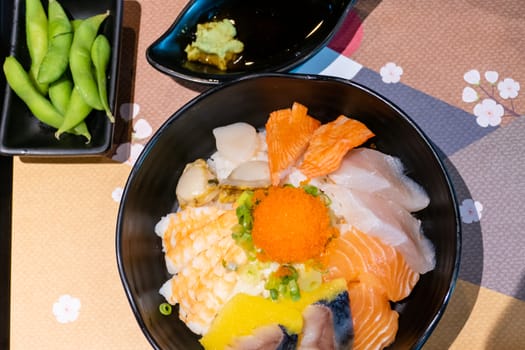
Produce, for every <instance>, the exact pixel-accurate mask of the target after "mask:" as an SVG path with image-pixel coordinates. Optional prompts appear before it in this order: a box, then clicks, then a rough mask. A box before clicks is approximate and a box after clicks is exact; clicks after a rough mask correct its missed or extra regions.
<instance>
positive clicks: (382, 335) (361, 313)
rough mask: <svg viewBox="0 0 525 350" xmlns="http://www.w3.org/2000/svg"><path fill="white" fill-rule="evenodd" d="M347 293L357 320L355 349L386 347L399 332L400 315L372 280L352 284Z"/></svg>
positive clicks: (371, 349)
mask: <svg viewBox="0 0 525 350" xmlns="http://www.w3.org/2000/svg"><path fill="white" fill-rule="evenodd" d="M348 295H349V298H350V309H351V313H352V321H353V323H354V343H353V347H352V349H353V350H361V349H367V350H373V349H383V348H385V347H387V346H388V345H390V344H391V343H392V342H393V341H394V339H395V337H396V333H397V329H398V318H399V314H398V313H397V312H396V311H394V310H392V309H391V307H390V303H389V302H388V299H387V298H386V297H385V295H384V294H383V293H381V292H380V291H378V290H377V289H376V288H375V287H374V286H373V285H372V284H370V283H349V284H348Z"/></svg>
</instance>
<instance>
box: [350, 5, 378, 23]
mask: <svg viewBox="0 0 525 350" xmlns="http://www.w3.org/2000/svg"><path fill="white" fill-rule="evenodd" d="M380 3H381V0H358V1H357V2H356V4H355V6H354V11H355V12H357V15H358V16H359V18H360V19H361V21H363V22H364V20H365V19H366V18H367V17H368V16H369V15H370V13H372V11H373V10H374V9H375V8H376V7H377V6H378V5H379V4H380Z"/></svg>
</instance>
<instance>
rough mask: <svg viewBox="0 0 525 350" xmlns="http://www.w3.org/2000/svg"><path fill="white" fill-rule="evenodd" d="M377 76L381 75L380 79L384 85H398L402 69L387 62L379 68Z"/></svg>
mask: <svg viewBox="0 0 525 350" xmlns="http://www.w3.org/2000/svg"><path fill="white" fill-rule="evenodd" d="M379 74H381V79H382V80H383V82H384V83H387V84H390V83H398V82H399V81H400V80H401V75H402V74H403V68H401V67H400V66H398V65H396V64H395V63H393V62H388V63H387V64H385V65H384V66H383V67H381V69H380V70H379Z"/></svg>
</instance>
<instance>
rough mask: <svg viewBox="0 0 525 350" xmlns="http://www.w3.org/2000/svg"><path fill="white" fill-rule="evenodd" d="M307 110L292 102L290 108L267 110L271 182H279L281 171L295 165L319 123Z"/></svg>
mask: <svg viewBox="0 0 525 350" xmlns="http://www.w3.org/2000/svg"><path fill="white" fill-rule="evenodd" d="M307 112H308V109H307V108H306V107H305V106H303V105H301V104H300V103H297V102H294V103H293V105H292V108H287V109H280V110H276V111H274V112H272V113H270V117H269V118H268V121H267V122H266V143H267V145H268V164H269V168H270V177H271V180H272V185H274V186H277V185H279V182H280V181H281V174H282V172H283V170H285V169H287V168H288V167H290V166H292V165H294V164H295V163H296V162H297V161H298V160H299V158H300V157H301V156H302V155H303V153H304V151H305V150H306V148H307V147H308V143H309V142H310V138H311V137H312V135H313V133H314V131H315V130H316V129H317V128H318V127H319V125H321V122H320V121H318V120H317V119H315V118H312V117H310V116H309V115H308V114H307Z"/></svg>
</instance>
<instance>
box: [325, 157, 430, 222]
mask: <svg viewBox="0 0 525 350" xmlns="http://www.w3.org/2000/svg"><path fill="white" fill-rule="evenodd" d="M329 178H330V179H331V180H332V181H334V182H335V183H336V184H339V185H344V186H346V187H349V188H352V189H358V190H360V191H364V192H368V193H374V194H376V195H378V196H381V197H384V198H386V199H389V200H392V201H393V202H396V203H398V204H399V205H401V206H403V207H404V208H405V209H407V210H408V211H410V212H416V211H419V210H421V209H423V208H425V207H426V206H427V205H428V204H429V202H430V199H429V197H428V195H427V194H426V192H425V190H424V189H423V188H422V187H421V186H420V185H419V184H418V183H416V182H415V181H414V180H412V179H411V178H409V177H408V176H406V175H405V173H404V167H403V164H402V163H401V161H400V160H399V158H396V157H392V156H390V155H388V154H385V153H382V152H380V151H376V150H373V149H370V148H356V149H354V150H352V151H350V152H348V154H347V155H346V156H345V157H344V159H343V162H342V164H341V167H340V168H339V169H338V170H337V171H335V172H333V173H332V174H330V175H329Z"/></svg>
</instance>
